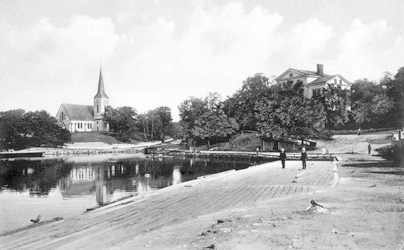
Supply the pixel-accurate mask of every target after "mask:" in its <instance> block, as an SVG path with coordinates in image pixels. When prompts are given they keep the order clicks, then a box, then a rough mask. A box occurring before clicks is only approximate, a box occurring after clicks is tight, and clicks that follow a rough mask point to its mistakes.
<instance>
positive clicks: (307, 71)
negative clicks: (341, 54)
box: [292, 69, 328, 76]
mask: <svg viewBox="0 0 404 250" xmlns="http://www.w3.org/2000/svg"><path fill="white" fill-rule="evenodd" d="M292 70H295V71H298V72H300V73H303V74H305V75H312V76H321V75H319V74H317V71H312V70H301V69H292ZM322 76H328V75H327V74H324V73H323V75H322Z"/></svg>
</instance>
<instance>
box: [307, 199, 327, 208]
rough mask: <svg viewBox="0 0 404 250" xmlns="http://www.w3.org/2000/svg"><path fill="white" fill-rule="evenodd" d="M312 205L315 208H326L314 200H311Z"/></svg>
mask: <svg viewBox="0 0 404 250" xmlns="http://www.w3.org/2000/svg"><path fill="white" fill-rule="evenodd" d="M310 203H311V205H313V207H315V206H319V207H322V208H324V207H323V206H321V205H320V204H318V203H317V202H315V201H314V200H311V202H310Z"/></svg>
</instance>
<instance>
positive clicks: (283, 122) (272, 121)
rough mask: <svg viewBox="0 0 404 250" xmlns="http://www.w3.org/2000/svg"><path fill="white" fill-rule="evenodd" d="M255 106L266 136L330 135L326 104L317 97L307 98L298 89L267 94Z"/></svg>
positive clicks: (308, 136)
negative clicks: (315, 98) (326, 122)
mask: <svg viewBox="0 0 404 250" xmlns="http://www.w3.org/2000/svg"><path fill="white" fill-rule="evenodd" d="M255 109H256V111H257V112H256V118H257V120H258V123H257V127H258V131H259V132H260V133H261V134H263V135H265V136H268V137H274V138H281V139H288V138H295V139H308V138H324V137H328V136H329V134H327V130H326V129H325V121H326V112H325V110H324V107H323V105H322V104H321V103H320V102H318V101H317V100H314V99H307V98H304V97H303V96H302V95H301V94H299V91H298V89H296V90H292V89H290V90H289V91H286V90H284V91H283V92H279V93H278V94H276V95H272V96H269V97H265V98H263V99H262V100H261V101H259V102H258V103H257V104H256V106H255Z"/></svg>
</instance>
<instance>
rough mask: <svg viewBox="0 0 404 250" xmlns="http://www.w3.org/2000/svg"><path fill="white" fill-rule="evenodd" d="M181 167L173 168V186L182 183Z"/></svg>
mask: <svg viewBox="0 0 404 250" xmlns="http://www.w3.org/2000/svg"><path fill="white" fill-rule="evenodd" d="M180 169H181V166H179V165H175V166H174V168H173V185H175V184H180V183H181V176H182V174H181V171H180Z"/></svg>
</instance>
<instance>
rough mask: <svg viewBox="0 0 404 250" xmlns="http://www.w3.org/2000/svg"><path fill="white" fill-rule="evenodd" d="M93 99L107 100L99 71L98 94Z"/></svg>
mask: <svg viewBox="0 0 404 250" xmlns="http://www.w3.org/2000/svg"><path fill="white" fill-rule="evenodd" d="M94 98H109V97H108V96H107V94H105V89H104V80H103V79H102V71H101V69H100V79H99V80H98V92H97V94H96V95H95V96H94Z"/></svg>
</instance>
